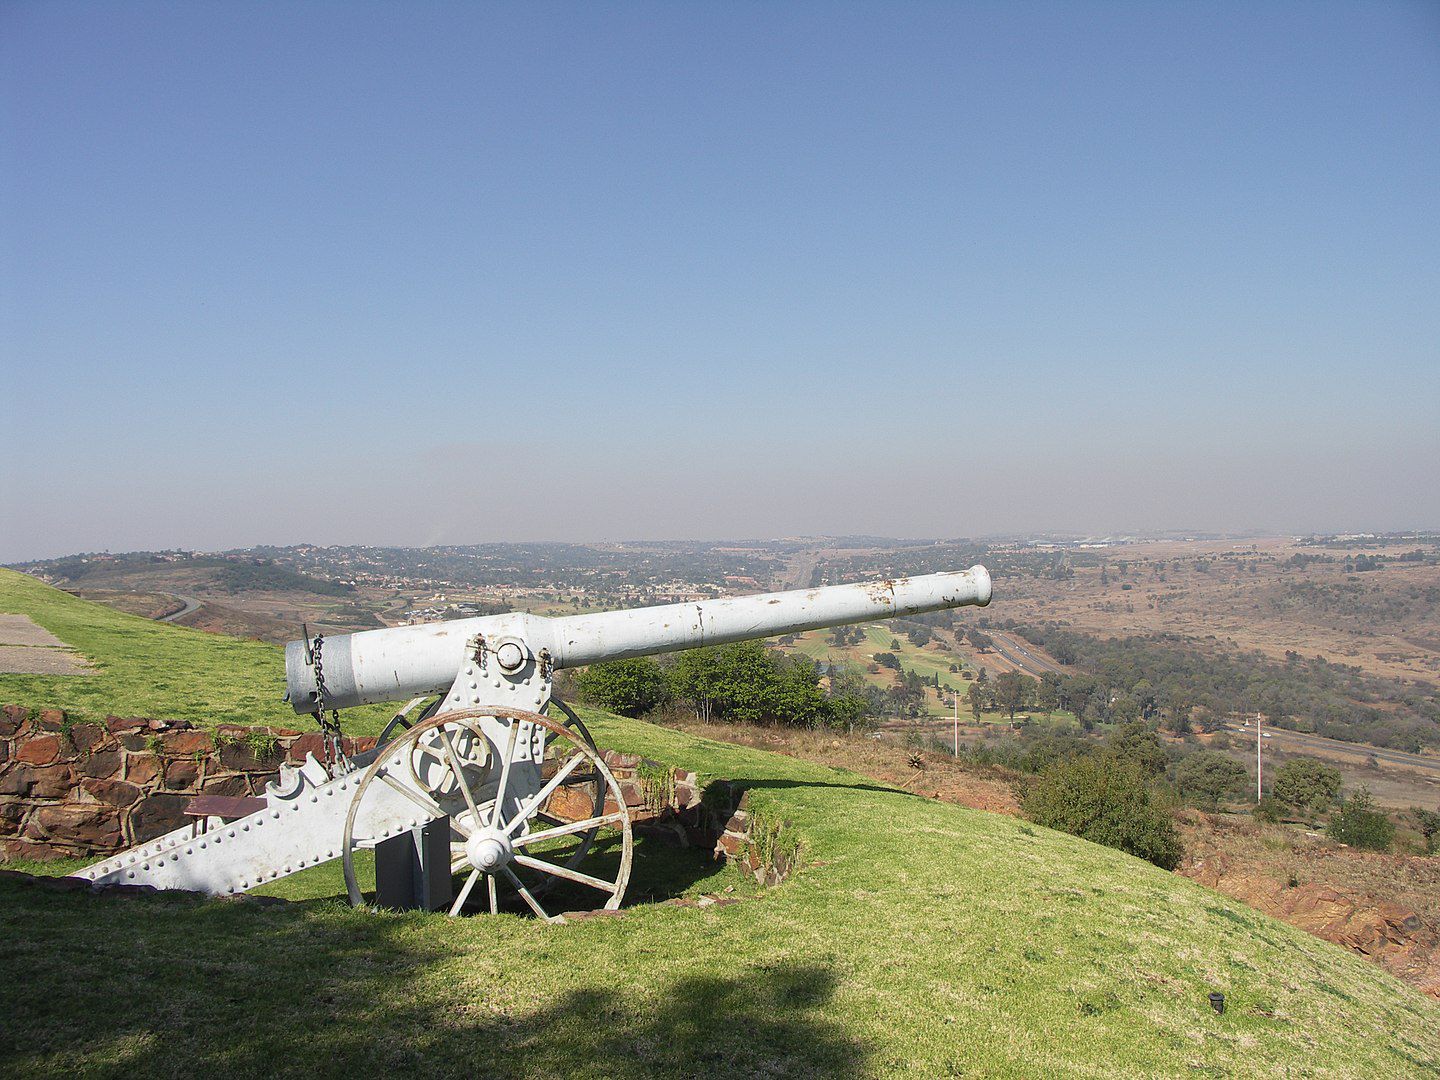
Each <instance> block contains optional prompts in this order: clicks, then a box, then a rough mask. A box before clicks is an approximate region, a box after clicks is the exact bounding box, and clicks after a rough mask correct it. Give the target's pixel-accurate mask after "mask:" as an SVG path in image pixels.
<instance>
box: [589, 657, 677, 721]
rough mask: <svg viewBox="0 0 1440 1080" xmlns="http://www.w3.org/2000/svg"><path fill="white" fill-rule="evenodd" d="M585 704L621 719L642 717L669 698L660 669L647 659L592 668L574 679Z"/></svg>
mask: <svg viewBox="0 0 1440 1080" xmlns="http://www.w3.org/2000/svg"><path fill="white" fill-rule="evenodd" d="M575 684H576V686H577V687H579V689H580V693H581V694H582V695H583V696H584V698H585V700H586V701H588V702H590V703H591V704H592V705H598V706H600V707H601V708H602V709H609V710H610V711H611V712H617V713H619V714H620V715H621V716H639V715H640V714H641V713H644V712H649V711H650V710H651V709H653V708H655V707H656V706H657V705H663V704H664V703H665V702H666V700H667V699H668V698H669V696H670V684H669V682H668V681H667V680H666V678H665V672H664V671H662V670H661V668H660V665H659V664H657V663H656V662H655V661H654V660H652V659H650V657H648V656H637V657H635V658H634V659H631V660H610V661H607V662H606V663H603V664H591V665H590V666H589V667H588V668H586V669H585V670H584V671H582V672H581V673H580V674H579V675H578V676H577V677H576V679H575Z"/></svg>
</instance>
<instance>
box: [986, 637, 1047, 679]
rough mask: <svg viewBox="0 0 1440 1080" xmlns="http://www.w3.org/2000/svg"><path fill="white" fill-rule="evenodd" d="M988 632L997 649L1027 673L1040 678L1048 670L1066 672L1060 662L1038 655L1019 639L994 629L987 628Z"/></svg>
mask: <svg viewBox="0 0 1440 1080" xmlns="http://www.w3.org/2000/svg"><path fill="white" fill-rule="evenodd" d="M986 633H988V634H989V635H990V640H991V641H993V642H994V643H995V651H996V652H997V653H999V654H1000V655H1001V656H1002V657H1003V658H1004V659H1006V660H1009V661H1010V663H1012V664H1014V665H1015V666H1016V667H1018V668H1019V669H1020V670H1021V671H1023V672H1024V673H1025V674H1026V675H1033V676H1034V677H1035V678H1037V679H1038V678H1039V677H1040V676H1041V675H1044V674H1045V673H1046V672H1047V671H1049V672H1054V673H1055V674H1056V675H1064V674H1065V669H1064V668H1063V667H1061V666H1060V665H1059V664H1057V663H1055V662H1054V661H1053V660H1047V659H1045V658H1044V657H1043V656H1037V655H1036V654H1035V653H1034V652H1033V651H1031V650H1030V649H1029V648H1027V647H1026V646H1024V645H1022V644H1021V643H1020V642H1019V641H1018V640H1017V639H1015V638H1013V637H1010V636H1009V635H1007V634H1000V633H996V632H995V631H993V630H987V631H986Z"/></svg>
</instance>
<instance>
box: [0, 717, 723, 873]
mask: <svg viewBox="0 0 1440 1080" xmlns="http://www.w3.org/2000/svg"><path fill="white" fill-rule="evenodd" d="M374 745H375V740H374V739H366V738H362V739H347V740H346V752H347V753H352V754H353V753H358V752H362V751H364V750H368V749H369V748H370V747H372V746H374ZM312 753H313V754H314V755H315V756H316V757H321V756H322V753H323V744H322V741H321V737H320V734H319V732H310V733H301V732H298V731H290V730H286V729H282V728H246V727H239V726H234V725H221V726H220V727H219V728H218V729H216V730H215V731H213V732H211V731H202V730H199V729H197V728H196V727H195V726H194V725H193V724H191V723H188V722H187V721H184V720H153V719H148V718H143V717H119V716H110V717H106V718H105V721H104V722H103V723H77V722H72V721H71V720H69V718H67V717H66V715H65V714H64V713H63V712H62V711H60V710H59V709H46V710H43V711H40V712H34V711H32V710H29V709H25V708H23V707H21V706H18V705H6V706H4V707H3V711H0V855H3V857H4V858H7V859H11V858H27V859H48V858H55V857H59V856H67V855H68V856H96V857H99V856H104V855H109V854H113V853H114V852H117V851H122V850H124V849H126V848H129V847H133V846H134V845H136V844H142V843H144V842H145V841H146V840H151V839H153V838H155V837H157V836H160V835H163V834H164V833H167V832H170V831H171V830H172V829H176V828H179V827H180V826H181V825H184V824H186V822H188V821H189V820H190V819H189V818H188V817H187V816H186V814H185V809H186V807H187V805H188V804H189V802H190V800H191V798H193V797H194V796H196V795H202V794H203V795H228V796H245V795H262V794H264V791H265V785H266V784H267V783H269V782H270V781H271V780H273V779H275V776H276V773H277V772H278V771H279V768H280V766H281V765H282V764H285V763H290V764H299V763H301V762H303V761H304V760H305V756H306V754H312ZM602 757H603V758H604V760H605V763H606V765H607V766H608V767H609V768H610V771H611V773H612V774H613V775H614V777H615V780H616V782H617V783H618V784H619V786H620V791H621V795H622V797H623V798H624V801H625V808H626V810H627V811H628V812H629V814H630V820H631V825H632V827H633V828H634V830H635V833H636V835H637V836H642V837H651V838H656V839H659V840H662V841H664V842H666V843H671V844H675V845H678V846H681V847H694V848H702V849H705V850H713V851H714V853H715V857H716V858H722V857H723V858H739V859H740V860H741V861H745V860H746V858H747V852H746V851H745V850H744V844H743V843H741V844H740V846H738V847H737V845H736V840H735V837H733V836H732V837H731V838H730V840H729V841H728V842H727V843H725V844H720V845H717V840H719V839H720V838H721V836H722V834H723V833H724V832H725V828H726V822H727V821H731V818H732V813H733V812H734V810H735V800H734V798H732V796H731V793H730V791H729V789H728V785H726V784H725V782H724V781H719V782H717V786H716V790H715V792H714V793H712V797H711V798H709V799H702V798H701V791H700V788H699V784H698V782H697V780H696V777H695V774H694V773H692V772H684V771H680V770H676V769H671V768H669V767H668V766H664V765H661V764H659V763H658V762H654V761H648V760H645V759H643V758H641V757H639V756H638V755H636V754H620V753H616V752H615V751H613V750H606V751H604V752H603V754H602ZM566 791H567V789H562V790H561V792H560V793H559V795H560V796H564V795H565V794H566ZM572 794H573V796H574V797H575V799H576V805H575V806H573V807H566V806H561V805H558V798H557V800H556V801H552V803H551V805H550V806H549V807H548V809H549V810H551V811H552V812H555V813H557V814H559V815H561V816H569V817H573V819H574V820H579V819H580V818H583V817H589V816H590V813H591V811H592V810H593V804H591V803H589V802H588V800H586V799H585V798H584V797H583V796H581V794H580V793H579V792H572ZM582 803H583V804H584V805H581V804H582ZM616 809H617V807H616V805H615V803H614V801H613V800H610V799H607V801H606V805H605V812H606V813H614V812H615V811H616ZM746 816H747V815H746V814H745V812H744V811H740V812H739V816H737V817H735V818H734V820H733V821H731V823H732V824H737V825H738V823H739V822H740V821H741V820H742V819H744V818H745V817H746ZM745 836H746V838H747V840H748V836H749V834H748V832H747V833H746V834H745Z"/></svg>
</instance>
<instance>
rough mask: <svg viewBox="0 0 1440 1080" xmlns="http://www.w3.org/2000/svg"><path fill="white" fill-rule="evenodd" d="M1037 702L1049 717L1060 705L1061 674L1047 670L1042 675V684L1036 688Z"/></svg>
mask: <svg viewBox="0 0 1440 1080" xmlns="http://www.w3.org/2000/svg"><path fill="white" fill-rule="evenodd" d="M1035 704H1036V706H1037V707H1038V708H1041V709H1044V710H1045V715H1046V716H1047V717H1048V716H1049V715H1050V714H1051V713H1053V712H1054V711H1055V710H1056V709H1057V708H1059V706H1060V676H1059V675H1056V674H1055V673H1054V672H1053V671H1047V672H1045V674H1044V675H1041V676H1040V685H1039V686H1038V687H1037V688H1036V690H1035Z"/></svg>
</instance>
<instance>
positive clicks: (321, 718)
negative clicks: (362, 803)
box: [311, 634, 346, 771]
mask: <svg viewBox="0 0 1440 1080" xmlns="http://www.w3.org/2000/svg"><path fill="white" fill-rule="evenodd" d="M324 647H325V635H324V634H316V635H315V641H314V644H313V645H312V646H311V665H312V666H313V667H314V669H315V712H314V717H315V723H317V724H319V725H320V734H321V735H322V736H324V739H325V765H326V767H327V768H329V769H331V770H332V771H333V770H334V768H335V766H336V765H337V764H339V765H343V764H345V763H346V758H345V744H344V738H345V733H344V732H343V731H342V730H341V729H340V710H339V709H331V710H330V718H329V719H328V720H327V719H326V718H325V699H326V698H327V697H328V696H329V695H328V692H327V691H326V689H325V663H324V661H323V660H322V659H321V655H320V653H321V650H322V649H323V648H324Z"/></svg>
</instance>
